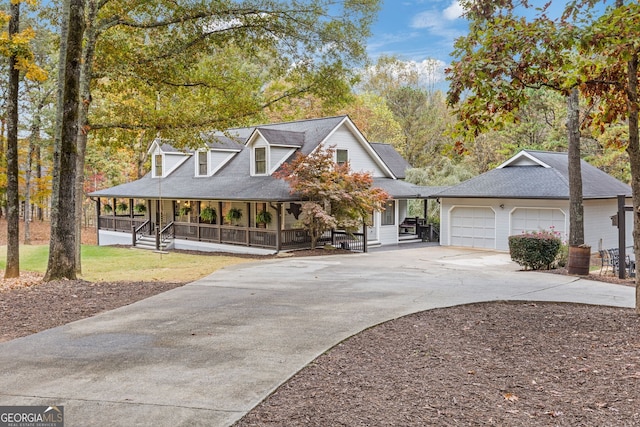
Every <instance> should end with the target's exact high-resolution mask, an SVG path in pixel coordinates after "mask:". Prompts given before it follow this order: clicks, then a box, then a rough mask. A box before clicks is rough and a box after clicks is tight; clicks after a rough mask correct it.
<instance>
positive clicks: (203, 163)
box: [198, 151, 207, 175]
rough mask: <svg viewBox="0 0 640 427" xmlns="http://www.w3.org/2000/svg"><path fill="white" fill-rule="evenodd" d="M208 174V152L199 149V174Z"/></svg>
mask: <svg viewBox="0 0 640 427" xmlns="http://www.w3.org/2000/svg"><path fill="white" fill-rule="evenodd" d="M206 174H207V152H206V151H198V175H206Z"/></svg>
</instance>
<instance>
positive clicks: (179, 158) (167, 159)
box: [163, 153, 189, 176]
mask: <svg viewBox="0 0 640 427" xmlns="http://www.w3.org/2000/svg"><path fill="white" fill-rule="evenodd" d="M188 158H189V156H186V155H184V154H173V153H171V154H169V153H165V154H164V172H163V173H164V176H167V175H169V174H170V173H171V172H173V171H174V170H175V169H176V168H177V167H178V166H180V165H181V164H182V163H183V162H185V161H186V160H187V159H188Z"/></svg>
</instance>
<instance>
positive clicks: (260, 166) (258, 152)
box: [254, 147, 267, 175]
mask: <svg viewBox="0 0 640 427" xmlns="http://www.w3.org/2000/svg"><path fill="white" fill-rule="evenodd" d="M254 156H255V173H256V175H264V174H266V173H267V149H266V148H265V147H258V148H256V149H255V150H254Z"/></svg>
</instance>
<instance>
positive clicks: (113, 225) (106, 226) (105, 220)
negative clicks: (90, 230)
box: [98, 215, 147, 233]
mask: <svg viewBox="0 0 640 427" xmlns="http://www.w3.org/2000/svg"><path fill="white" fill-rule="evenodd" d="M146 221H147V219H146V218H145V217H143V216H140V217H133V218H132V217H129V216H114V215H101V216H100V218H98V227H99V228H100V230H110V231H123V232H125V233H130V232H131V229H132V227H136V228H137V227H139V226H141V225H142V224H143V223H144V222H146Z"/></svg>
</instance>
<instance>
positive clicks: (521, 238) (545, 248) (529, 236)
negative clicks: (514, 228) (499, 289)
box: [509, 231, 562, 270]
mask: <svg viewBox="0 0 640 427" xmlns="http://www.w3.org/2000/svg"><path fill="white" fill-rule="evenodd" d="M560 246H562V241H561V240H560V238H559V237H558V236H556V235H555V234H554V233H552V232H550V231H538V232H532V233H523V234H520V235H516V236H509V253H510V254H511V259H512V260H513V261H515V262H517V263H518V264H520V265H521V266H523V267H524V268H525V269H531V270H540V269H542V268H547V269H548V268H550V267H551V264H553V262H554V261H555V260H556V256H557V255H558V252H559V251H560Z"/></svg>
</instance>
